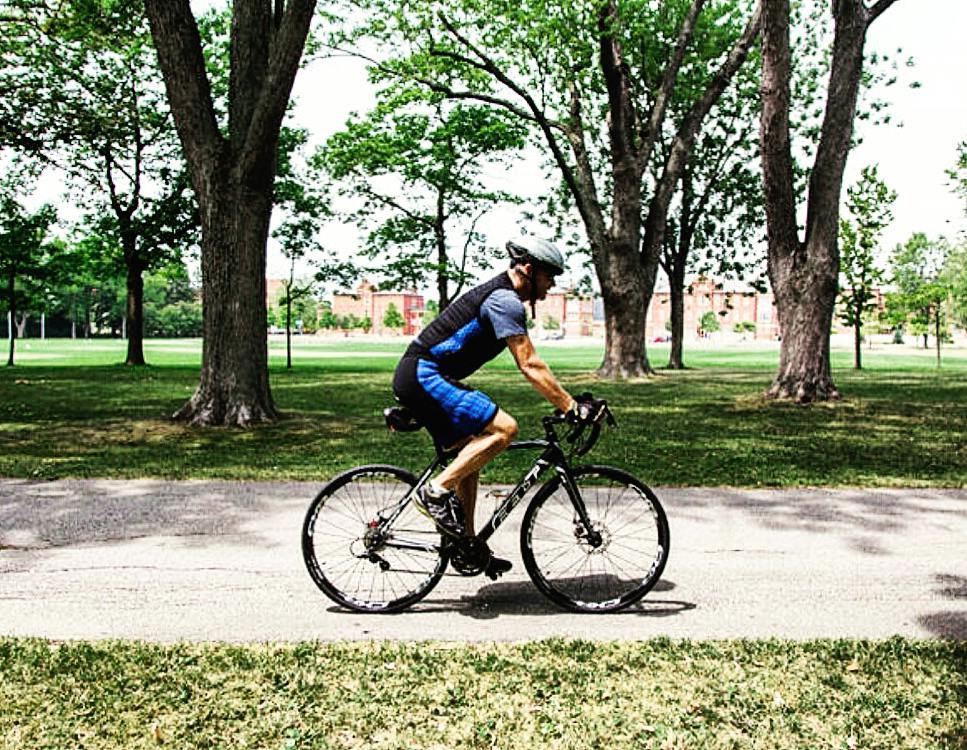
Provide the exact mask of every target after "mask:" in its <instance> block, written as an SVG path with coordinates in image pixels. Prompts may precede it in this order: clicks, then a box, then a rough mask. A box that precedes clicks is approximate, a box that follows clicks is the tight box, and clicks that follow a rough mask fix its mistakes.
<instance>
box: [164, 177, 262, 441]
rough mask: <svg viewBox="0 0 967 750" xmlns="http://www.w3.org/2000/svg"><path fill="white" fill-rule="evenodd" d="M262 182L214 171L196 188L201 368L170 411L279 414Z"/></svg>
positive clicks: (213, 416) (227, 419) (209, 418)
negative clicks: (190, 391)
mask: <svg viewBox="0 0 967 750" xmlns="http://www.w3.org/2000/svg"><path fill="white" fill-rule="evenodd" d="M267 174H268V175H269V189H268V190H266V189H265V186H264V185H256V186H251V185H250V186H245V185H239V184H237V183H236V184H232V182H231V180H230V179H225V178H223V177H221V175H220V174H218V173H217V172H216V174H213V175H211V180H212V182H211V185H212V189H211V191H210V192H207V193H204V194H202V195H199V196H198V197H199V201H198V202H199V206H200V209H201V213H202V217H203V227H205V228H206V229H207V230H208V231H205V232H204V233H203V235H202V289H203V292H202V318H203V331H204V333H203V335H204V339H203V343H202V369H201V379H200V382H199V384H198V388H197V389H196V390H195V393H194V395H193V396H192V397H191V400H190V401H189V402H188V403H187V404H185V405H184V406H183V407H182V408H181V409H180V410H179V411H178V412H177V413H176V414H175V415H174V416H175V419H183V420H186V421H188V422H190V423H192V424H224V425H238V426H246V425H249V424H252V423H256V422H264V421H270V420H273V419H276V418H277V417H278V416H279V415H278V412H277V411H276V408H275V404H274V403H273V401H272V394H271V390H270V388H269V378H268V342H267V339H266V335H265V332H266V330H267V315H266V309H265V302H264V301H265V245H266V241H267V239H268V234H269V219H270V214H271V210H272V193H271V175H272V174H273V172H271V171H268V172H267Z"/></svg>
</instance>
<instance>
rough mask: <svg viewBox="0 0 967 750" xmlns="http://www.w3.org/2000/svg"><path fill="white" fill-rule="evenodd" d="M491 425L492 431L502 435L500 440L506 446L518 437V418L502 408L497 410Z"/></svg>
mask: <svg viewBox="0 0 967 750" xmlns="http://www.w3.org/2000/svg"><path fill="white" fill-rule="evenodd" d="M491 427H492V432H493V433H494V434H496V435H499V436H500V442H501V443H502V444H503V446H504V447H505V448H506V447H507V446H508V445H510V444H511V443H512V442H514V440H516V439H517V432H518V426H517V420H516V419H514V418H513V417H512V416H510V414H508V413H507V412H505V411H504V410H502V409H498V410H497V415H496V416H495V417H494V421H493V422H492V423H491Z"/></svg>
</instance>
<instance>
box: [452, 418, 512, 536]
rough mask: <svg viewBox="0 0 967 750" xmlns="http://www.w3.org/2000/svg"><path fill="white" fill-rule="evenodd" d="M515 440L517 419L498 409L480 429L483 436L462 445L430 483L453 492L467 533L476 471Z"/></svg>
mask: <svg viewBox="0 0 967 750" xmlns="http://www.w3.org/2000/svg"><path fill="white" fill-rule="evenodd" d="M516 437H517V420H515V419H514V418H513V417H512V416H510V414H508V413H507V412H505V411H504V410H503V409H498V410H497V413H496V414H495V415H494V418H493V419H492V420H490V423H489V424H488V425H487V426H486V427H484V430H483V433H482V434H480V435H477V436H476V437H475V438H472V439H471V440H470V441H469V442H468V443H467V444H466V445H464V446H463V448H461V449H460V452H459V453H458V454H457V456H456V458H454V459H453V461H451V462H450V465H449V466H447V467H446V468H445V469H444V470H443V471H442V472H441V473H440V475H439V476H438V477H437V478H436V479H435V480H434V482H435V483H436V484H438V485H439V486H441V487H444V488H446V489H448V490H452V491H456V493H457V496H458V497H459V498H460V502H461V504H462V505H463V507H464V515H465V517H466V519H467V532H468V533H471V534H472V533H473V511H474V508H475V507H476V499H477V483H478V481H479V476H480V469H482V468H483V467H484V466H486V465H487V464H488V463H490V461H492V460H493V459H494V458H495V457H496V456H497V455H498V454H500V453H501V452H502V451H504V450H506V448H507V446H508V445H510V444H511V443H512V442H513V441H514V438H516ZM465 482H466V484H464V483H465ZM471 482H472V484H471ZM461 490H462V491H461ZM468 498H470V502H469V503H468Z"/></svg>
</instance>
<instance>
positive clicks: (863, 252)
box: [839, 165, 896, 368]
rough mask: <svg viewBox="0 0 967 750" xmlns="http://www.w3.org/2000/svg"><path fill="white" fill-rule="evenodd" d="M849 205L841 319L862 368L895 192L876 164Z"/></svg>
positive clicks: (843, 222)
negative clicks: (863, 340)
mask: <svg viewBox="0 0 967 750" xmlns="http://www.w3.org/2000/svg"><path fill="white" fill-rule="evenodd" d="M846 192H847V201H846V205H847V207H848V209H849V212H850V214H851V215H852V217H853V218H852V221H850V220H849V219H845V218H841V219H840V223H839V232H840V273H841V276H842V281H841V283H840V300H841V307H840V311H839V317H840V320H842V321H843V323H845V324H846V325H847V326H850V327H852V328H853V331H854V336H855V339H856V341H855V344H856V345H855V351H856V361H855V363H854V364H855V366H856V367H857V368H859V367H860V366H861V362H860V349H859V342H860V340H861V338H862V335H863V334H862V328H863V324H864V322H865V321H866V319H867V318H868V317H869V315H870V313H871V312H872V311H873V310H874V309H875V308H876V294H875V292H876V288H877V286H879V284H880V283H882V281H883V272H882V271H881V270H880V268H879V266H878V264H877V251H878V250H879V243H880V235H881V233H882V232H883V230H884V229H886V227H887V226H889V224H890V222H891V221H893V204H894V202H895V201H896V193H895V192H894V191H892V190H890V188H889V187H888V186H887V185H886V183H885V182H883V180H881V179H880V176H879V173H878V171H877V167H876V165H873V166H872V167H864V168H863V171H862V172H861V174H860V179H859V180H858V181H857V183H856V184H855V185H852V186H851V187H849V188H848V189H847V191H846Z"/></svg>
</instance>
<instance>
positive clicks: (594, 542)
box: [574, 523, 614, 555]
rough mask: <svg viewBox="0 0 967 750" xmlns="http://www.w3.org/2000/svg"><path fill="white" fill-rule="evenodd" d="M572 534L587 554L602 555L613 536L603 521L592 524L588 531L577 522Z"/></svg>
mask: <svg viewBox="0 0 967 750" xmlns="http://www.w3.org/2000/svg"><path fill="white" fill-rule="evenodd" d="M574 536H575V538H576V539H577V540H578V541H579V542H580V543H581V544H582V545H583V547H584V551H585V553H586V554H588V555H603V554H604V553H605V552H606V551H607V549H608V547H610V546H611V540H612V539H613V538H614V537H613V535H612V534H611V530H610V529H609V528H608V527H607V526H605V525H604V524H603V523H594V524H592V525H591V532H590V533H587V532H585V530H584V526H582V525H581V524H580V523H577V524H575V525H574Z"/></svg>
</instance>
